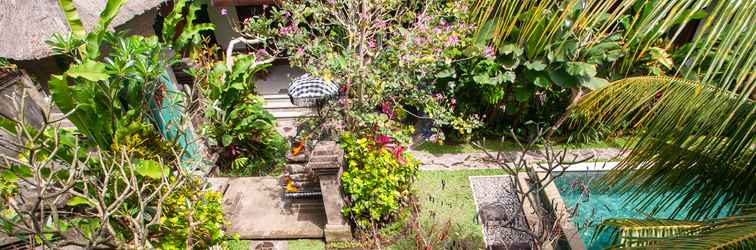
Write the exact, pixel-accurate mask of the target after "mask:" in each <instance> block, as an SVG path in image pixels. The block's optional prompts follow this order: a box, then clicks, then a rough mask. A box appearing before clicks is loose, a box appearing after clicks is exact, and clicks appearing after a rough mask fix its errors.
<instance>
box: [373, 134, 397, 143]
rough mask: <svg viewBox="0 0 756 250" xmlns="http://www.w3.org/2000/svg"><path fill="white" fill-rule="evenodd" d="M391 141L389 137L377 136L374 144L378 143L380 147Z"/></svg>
mask: <svg viewBox="0 0 756 250" xmlns="http://www.w3.org/2000/svg"><path fill="white" fill-rule="evenodd" d="M392 140H393V139H391V137H388V136H387V135H377V136H375V143H378V144H380V145H383V144H387V143H389V142H391V141H392Z"/></svg>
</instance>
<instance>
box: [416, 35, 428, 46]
mask: <svg viewBox="0 0 756 250" xmlns="http://www.w3.org/2000/svg"><path fill="white" fill-rule="evenodd" d="M425 41H426V40H425V37H416V38H415V44H418V45H423V44H425Z"/></svg>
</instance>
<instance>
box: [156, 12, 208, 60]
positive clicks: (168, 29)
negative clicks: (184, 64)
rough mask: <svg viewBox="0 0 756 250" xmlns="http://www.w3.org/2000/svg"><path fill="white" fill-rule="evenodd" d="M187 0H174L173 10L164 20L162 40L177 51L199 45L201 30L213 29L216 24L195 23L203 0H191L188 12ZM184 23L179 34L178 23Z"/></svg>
mask: <svg viewBox="0 0 756 250" xmlns="http://www.w3.org/2000/svg"><path fill="white" fill-rule="evenodd" d="M186 2H187V0H178V1H173V10H172V11H171V13H170V14H168V16H166V17H165V19H164V22H163V29H162V31H163V33H162V34H161V37H162V41H164V42H166V43H167V44H170V45H171V48H172V49H174V50H175V51H181V50H182V49H183V48H184V47H186V46H197V45H199V43H200V42H201V41H202V39H201V36H200V32H202V31H212V30H214V29H215V26H213V25H212V24H209V23H202V24H195V23H194V19H196V18H197V14H196V12H197V11H199V10H200V8H201V7H200V5H201V1H191V3H189V8H188V10H187V11H186V12H184V9H185V7H186ZM182 21H183V22H182ZM179 23H182V24H183V26H182V28H181V29H182V32H181V34H177V33H176V30H177V25H178V24H179Z"/></svg>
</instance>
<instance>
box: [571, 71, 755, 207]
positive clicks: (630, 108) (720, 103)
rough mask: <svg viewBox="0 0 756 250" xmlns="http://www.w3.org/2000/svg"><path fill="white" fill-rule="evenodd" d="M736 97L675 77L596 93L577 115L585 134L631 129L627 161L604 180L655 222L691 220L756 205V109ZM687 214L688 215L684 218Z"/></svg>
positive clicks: (639, 80)
mask: <svg viewBox="0 0 756 250" xmlns="http://www.w3.org/2000/svg"><path fill="white" fill-rule="evenodd" d="M742 95H744V94H739V93H734V92H729V91H722V90H720V88H716V87H713V86H710V85H703V84H700V83H697V82H692V81H688V80H683V79H677V78H670V77H635V78H626V79H623V80H619V81H616V82H614V83H612V84H610V85H609V86H607V87H605V88H603V89H600V90H598V91H594V92H591V93H590V94H588V95H587V96H586V97H585V98H584V99H583V100H581V101H580V102H579V103H578V105H577V106H576V107H575V110H577V111H578V112H582V113H583V114H585V116H586V124H583V125H582V126H584V127H590V126H593V125H595V124H604V125H610V126H614V127H619V126H622V125H623V124H626V123H627V121H631V123H630V124H631V125H630V126H632V127H633V128H635V129H637V131H638V133H637V135H636V136H635V137H634V138H633V139H632V140H631V143H629V144H628V146H627V147H628V148H627V149H628V150H630V154H629V156H628V157H626V158H625V159H624V160H623V161H622V163H621V164H620V165H619V166H618V167H617V168H615V171H611V172H610V173H609V174H607V175H606V177H605V178H604V179H603V181H604V184H605V185H606V188H608V189H612V190H614V191H617V192H619V193H625V194H628V195H629V199H630V202H632V203H634V204H636V205H637V206H638V207H639V208H643V209H648V208H651V209H652V210H651V212H652V214H656V213H658V212H660V211H665V210H668V209H673V210H674V212H673V213H672V216H677V215H678V214H680V213H684V214H685V215H686V216H687V217H688V218H690V219H701V218H713V217H717V216H719V215H721V214H733V213H736V212H737V208H736V207H735V206H734V205H735V204H747V203H754V202H756V165H755V164H754V163H755V159H756V151H754V149H753V146H752V145H753V142H754V141H755V140H756V132H755V131H754V126H756V115H755V114H754V113H756V107H754V103H753V101H752V100H750V99H747V98H746V99H745V100H744V99H743V98H742ZM684 211H689V212H684Z"/></svg>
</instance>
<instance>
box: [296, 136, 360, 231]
mask: <svg viewBox="0 0 756 250" xmlns="http://www.w3.org/2000/svg"><path fill="white" fill-rule="evenodd" d="M343 155H344V153H343V151H342V150H341V148H339V146H338V145H337V144H336V142H333V141H326V142H319V143H318V144H317V145H315V148H314V149H313V152H312V155H311V156H310V162H309V163H308V164H307V167H308V168H310V169H312V170H313V171H314V172H315V175H316V176H318V179H319V181H320V190H321V192H322V194H323V206H324V207H325V212H326V225H325V229H324V230H323V233H324V235H325V239H326V242H333V241H347V240H351V239H352V229H351V227H350V226H349V224H348V223H347V220H345V219H344V217H343V216H342V215H341V208H343V207H344V199H343V198H342V194H341V185H340V184H339V170H340V169H341V165H342V159H343Z"/></svg>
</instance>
